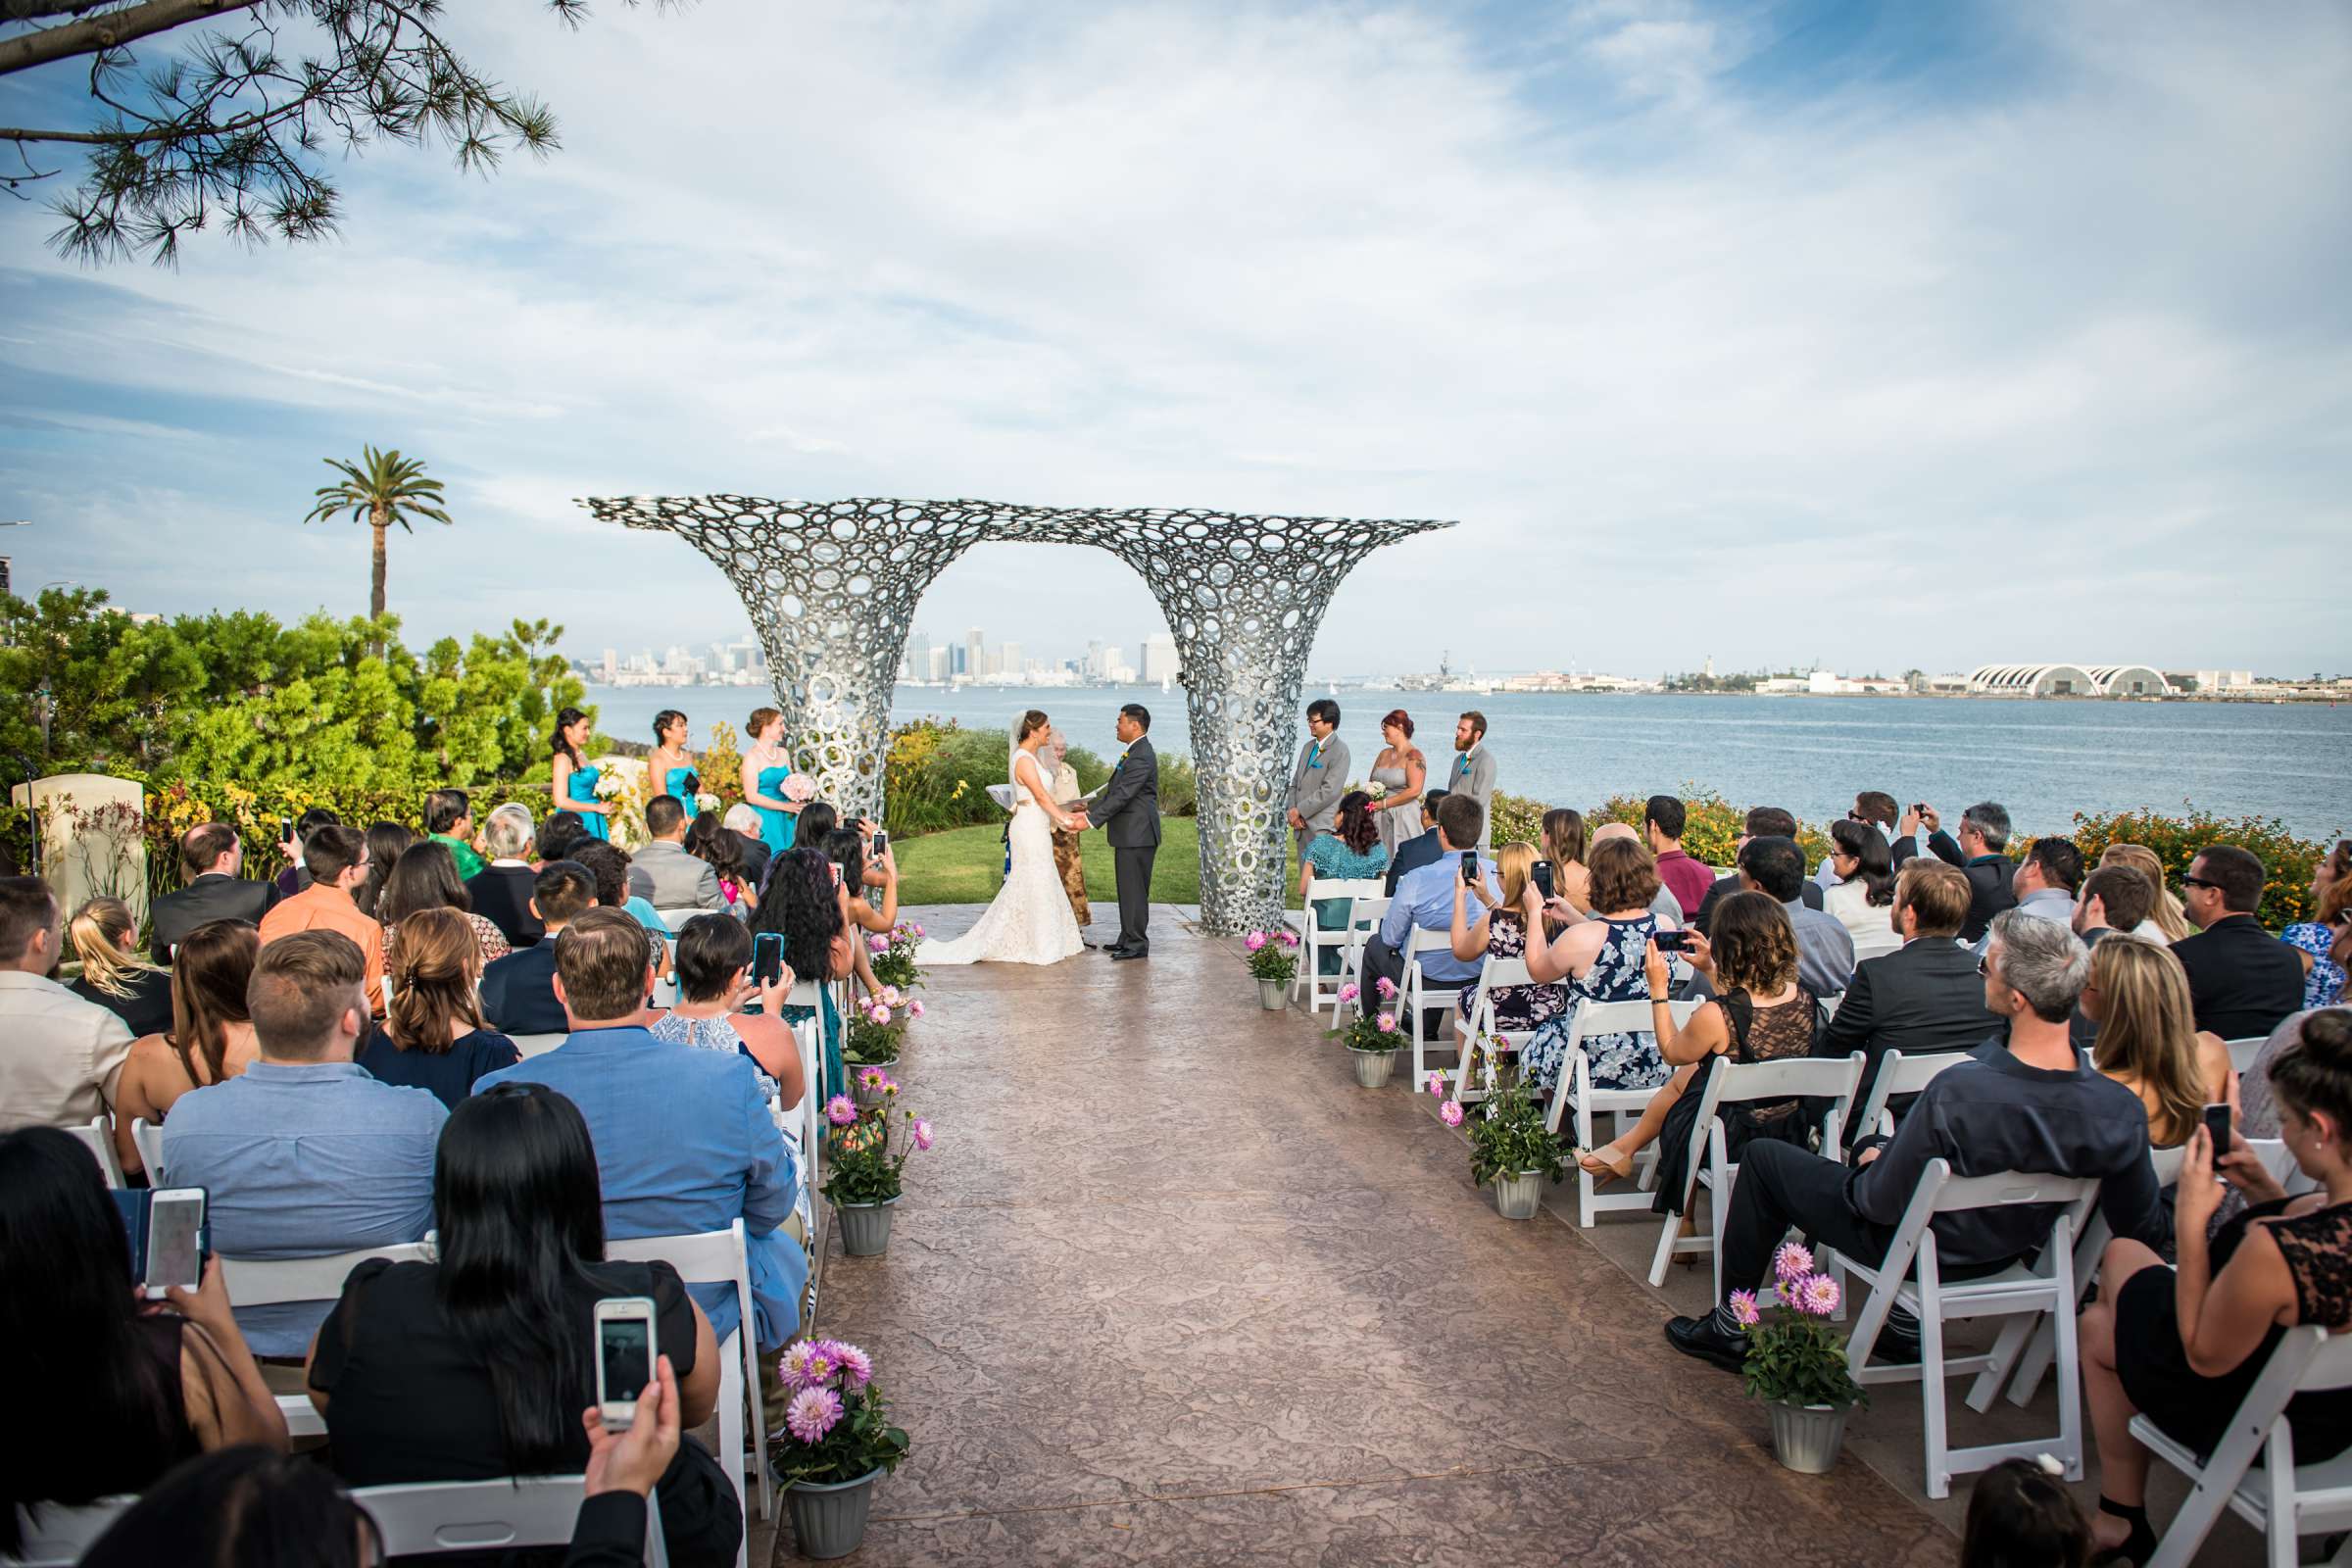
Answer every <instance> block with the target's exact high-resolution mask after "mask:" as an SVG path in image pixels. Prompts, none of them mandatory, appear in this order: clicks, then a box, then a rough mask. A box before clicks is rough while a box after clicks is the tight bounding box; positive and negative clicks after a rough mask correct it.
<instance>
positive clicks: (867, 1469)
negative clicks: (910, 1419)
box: [769, 1340, 911, 1487]
mask: <svg viewBox="0 0 2352 1568" xmlns="http://www.w3.org/2000/svg"><path fill="white" fill-rule="evenodd" d="M776 1376H777V1378H778V1379H779V1380H780V1381H781V1382H782V1383H783V1385H784V1387H785V1388H787V1389H790V1390H791V1391H792V1399H791V1402H790V1403H788V1404H787V1405H786V1406H785V1411H784V1430H785V1432H786V1433H787V1434H789V1441H784V1440H782V1439H770V1440H769V1441H770V1443H771V1444H772V1445H773V1447H772V1449H771V1458H770V1463H769V1467H770V1468H771V1469H772V1470H774V1472H775V1477H776V1480H777V1481H779V1482H781V1483H782V1484H783V1485H785V1486H787V1487H789V1486H791V1485H793V1484H794V1483H795V1482H808V1483H809V1484H810V1485H813V1486H829V1485H832V1484H834V1483H837V1482H842V1481H856V1480H858V1479H859V1478H860V1477H862V1476H868V1475H871V1474H872V1473H873V1472H874V1471H876V1470H896V1469H897V1468H898V1467H899V1461H900V1460H901V1459H904V1458H906V1457H907V1448H908V1447H909V1446H911V1445H910V1444H909V1442H908V1440H907V1434H906V1433H905V1432H903V1431H901V1430H900V1429H899V1428H897V1427H894V1426H892V1425H891V1424H890V1419H889V1415H888V1408H887V1406H886V1405H885V1403H884V1402H883V1398H882V1390H881V1389H880V1388H879V1387H878V1386H877V1385H876V1384H875V1382H874V1363H873V1358H872V1357H870V1356H868V1355H867V1354H866V1353H865V1352H864V1351H863V1350H861V1349H859V1348H858V1347H857V1346H855V1345H848V1344H844V1343H843V1342H842V1341H840V1340H802V1341H801V1342H800V1343H798V1344H796V1345H795V1346H793V1347H792V1348H790V1349H788V1350H786V1351H785V1352H784V1358H783V1359H782V1360H781V1361H779V1362H777V1363H776Z"/></svg>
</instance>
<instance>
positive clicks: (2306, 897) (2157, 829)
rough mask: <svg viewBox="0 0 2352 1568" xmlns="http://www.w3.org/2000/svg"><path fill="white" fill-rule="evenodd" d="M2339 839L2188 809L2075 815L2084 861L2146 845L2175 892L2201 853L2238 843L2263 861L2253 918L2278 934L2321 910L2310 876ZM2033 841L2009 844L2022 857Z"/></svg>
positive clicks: (2273, 821) (2267, 820)
mask: <svg viewBox="0 0 2352 1568" xmlns="http://www.w3.org/2000/svg"><path fill="white" fill-rule="evenodd" d="M2335 837H2336V835H2334V834H2329V835H2328V836H2327V839H2325V840H2318V841H2315V840H2312V839H2299V838H2296V837H2295V836H2294V835H2293V834H2291V833H2288V832H2287V831H2286V829H2285V828H2284V827H2283V826H2281V825H2280V823H2279V821H2278V818H2277V817H2263V816H2246V817H2238V818H2236V819H2234V820H2233V819H2231V818H2229V817H2220V816H2215V815H2212V814H2211V813H2210V812H2206V811H2200V810H2197V809H2194V808H2193V807H2192V808H2189V809H2188V814H2187V815H2186V816H2159V815H2157V814H2156V813H2155V812H2153V811H2119V812H2117V813H2116V814H2115V815H2113V816H2084V815H2083V814H2082V812H2080V811H2077V812H2076V813H2075V847H2076V848H2077V849H2080V850H2081V851H2082V858H2083V860H2084V861H2085V862H2087V863H2089V864H2091V865H2096V864H2098V863H2099V857H2100V856H2102V855H2104V854H2106V853H2107V846H2108V845H2110V844H2141V845H2145V846H2146V847H2147V848H2149V849H2151V850H2153V851H2155V852H2156V858H2158V859H2159V860H2162V861H2163V862H2164V869H2165V873H2166V876H2167V879H2168V880H2169V881H2170V883H2171V884H2172V886H2173V888H2174V890H2175V891H2176V892H2178V891H2179V889H2180V879H2181V878H2182V877H2183V876H2186V875H2187V874H2188V867H2189V862H2190V861H2192V860H2194V859H2195V858H2197V852H2198V851H2200V850H2202V849H2204V848H2205V847H2206V846H2208V845H2212V844H2234V845H2237V846H2238V847H2239V848H2240V849H2246V850H2251V851H2253V852H2254V853H2255V854H2256V855H2258V856H2260V857H2261V858H2262V869H2263V873H2264V876H2263V884H2262V904H2261V906H2260V907H2258V908H2257V909H2256V910H2255V911H2254V918H2255V919H2257V920H2259V921H2261V922H2262V924H2263V925H2264V926H2266V927H2268V928H2269V929H2271V930H2273V931H2277V930H2278V929H2280V928H2281V927H2283V926H2289V925H2292V924H2294V923H2295V922H2296V921H2297V920H2308V919H2310V918H2311V917H2312V915H2313V914H2314V913H2315V912H2316V910H2317V907H2318V901H2317V900H2316V899H2314V898H2313V897H2312V896H2311V873H2312V870H2313V868H2314V867H2315V866H2317V865H2318V864H2319V862H2320V861H2321V859H2323V858H2325V857H2326V856H2327V851H2328V848H2329V847H2330V846H2331V845H2332V844H2333V843H2334V842H2335ZM2032 842H2033V841H2032V840H2031V839H2030V838H2026V837H2024V836H2023V835H2020V836H2019V837H2018V838H2015V839H2012V840H2010V844H2011V847H2012V848H2013V849H2017V853H2019V854H2023V853H2024V851H2023V849H2022V848H2018V846H2019V845H2020V844H2021V843H2022V844H2030V843H2032Z"/></svg>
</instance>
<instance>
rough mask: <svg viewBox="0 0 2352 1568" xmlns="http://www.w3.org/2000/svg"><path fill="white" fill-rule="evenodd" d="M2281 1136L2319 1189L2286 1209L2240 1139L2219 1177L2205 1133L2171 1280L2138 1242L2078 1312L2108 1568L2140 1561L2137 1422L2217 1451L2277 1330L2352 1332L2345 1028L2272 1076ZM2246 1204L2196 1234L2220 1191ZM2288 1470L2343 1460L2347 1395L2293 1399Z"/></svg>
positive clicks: (2197, 1137)
mask: <svg viewBox="0 0 2352 1568" xmlns="http://www.w3.org/2000/svg"><path fill="white" fill-rule="evenodd" d="M2270 1082H2271V1092H2272V1094H2273V1095H2274V1096H2275V1097H2276V1099H2277V1102H2278V1122H2279V1134H2280V1136H2281V1137H2282V1138H2283V1139H2284V1140H2285V1141H2286V1147H2287V1151H2288V1152H2290V1153H2292V1154H2293V1155H2294V1157H2295V1164H2296V1166H2297V1167H2298V1168H2300V1169H2301V1170H2302V1172H2303V1173H2304V1174H2305V1175H2307V1176H2309V1177H2311V1178H2313V1179H2314V1180H2316V1181H2318V1182H2319V1183H2320V1184H2321V1191H2319V1192H2316V1193H2309V1194H2306V1195H2304V1196H2303V1197H2300V1198H2293V1199H2290V1198H2288V1197H2287V1196H2286V1195H2285V1193H2284V1191H2283V1190H2282V1189H2281V1188H2280V1187H2279V1186H2278V1183H2277V1182H2275V1181H2273V1180H2272V1179H2271V1177H2270V1174H2269V1172H2267V1171H2266V1170H2264V1169H2263V1167H2262V1165H2261V1163H2260V1161H2258V1160H2257V1159H2255V1158H2254V1157H2253V1155H2252V1154H2251V1153H2250V1152H2248V1150H2247V1149H2246V1146H2245V1144H2244V1142H2243V1141H2242V1140H2236V1139H2233V1140H2232V1141H2231V1145H2230V1152H2229V1153H2228V1154H2225V1155H2224V1156H2223V1157H2222V1160H2221V1172H2220V1175H2219V1176H2218V1177H2217V1175H2216V1174H2215V1171H2214V1159H2213V1140H2212V1136H2211V1134H2210V1133H2208V1132H2207V1130H2206V1129H2205V1127H2204V1126H2203V1124H2201V1123H2200V1124H2199V1126H2198V1128H2197V1130H2196V1131H2195V1132H2194V1133H2192V1134H2191V1135H2190V1136H2189V1140H2188V1145H2187V1149H2186V1152H2185V1154H2184V1155H2183V1157H2182V1159H2181V1162H2180V1196H2179V1199H2178V1201H2176V1203H2175V1205H2174V1216H2175V1220H2176V1224H2175V1228H2174V1232H2175V1240H2176V1245H2177V1246H2178V1247H2179V1249H2180V1266H2179V1268H2178V1269H2177V1270H2176V1269H2172V1268H2167V1267H2166V1266H2165V1265H2164V1263H2163V1262H2162V1261H2161V1260H2159V1259H2158V1258H2157V1256H2156V1254H2155V1253H2154V1252H2152V1251H2150V1250H2148V1249H2147V1248H2146V1247H2144V1246H2142V1245H2141V1244H2139V1243H2138V1242H2133V1241H2124V1240H2119V1241H2117V1242H2115V1243H2114V1244H2112V1245H2111V1246H2109V1248H2108V1249H2107V1256H2106V1259H2105V1261H2104V1262H2103V1264H2102V1265H2101V1267H2100V1273H2099V1300H2098V1303H2097V1304H2095V1305H2093V1306H2091V1307H2088V1308H2086V1309H2085V1310H2084V1311H2083V1313H2082V1373H2083V1382H2084V1384H2085V1386H2086V1388H2087V1389H2088V1392H2089V1395H2090V1414H2091V1422H2092V1424H2093V1426H2094V1427H2095V1428H2096V1430H2097V1432H2098V1439H2099V1466H2100V1482H2099V1490H2100V1493H2101V1495H2100V1497H2099V1517H2098V1518H2097V1519H2096V1520H2095V1521H2094V1522H2093V1528H2094V1531H2095V1533H2096V1536H2097V1540H2098V1544H2099V1546H2100V1547H2101V1548H2102V1549H2103V1550H2104V1551H2106V1553H2107V1555H2106V1556H2105V1557H2104V1558H2103V1559H2101V1560H2104V1561H2111V1562H2130V1563H2142V1562H2145V1561H2146V1560H2147V1559H2148V1558H2149V1557H2150V1556H2151V1555H2153V1554H2154V1552H2155V1550H2156V1535H2155V1532H2154V1531H2153V1530H2152V1529H2151V1528H2150V1527H2149V1525H2148V1514H2147V1478H2148V1451H2147V1450H2146V1449H2145V1448H2143V1447H2141V1446H2139V1444H2138V1443H2137V1442H2136V1441H2134V1440H2133V1438H2132V1436H2131V1418H2132V1416H2134V1415H2136V1414H2139V1413H2142V1412H2145V1413H2146V1415H2147V1416H2148V1418H2149V1419H2150V1420H2151V1421H2153V1422H2155V1423H2156V1425H2157V1426H2159V1427H2161V1428H2163V1429H2164V1431H2165V1433H2166V1434H2167V1435H2168V1436H2170V1437H2172V1438H2175V1439H2177V1440H2179V1441H2180V1442H2181V1443H2183V1444H2185V1445H2187V1446H2189V1447H2191V1448H2194V1449H2195V1450H2196V1451H2197V1452H2198V1453H2200V1454H2209V1453H2211V1452H2212V1451H2213V1448H2214V1446H2215V1445H2217V1444H2218V1443H2219V1442H2220V1441H2221V1439H2222V1436H2223V1433H2224V1432H2225V1430H2226V1429H2227V1428H2228V1426H2229V1419H2230V1417H2231V1416H2232V1415H2234V1414H2235V1413H2236V1410H2237V1407H2238V1405H2239V1403H2240V1402H2241V1401H2242V1400H2243V1399H2244V1398H2245V1397H2246V1391H2247V1390H2248V1389H2250V1388H2252V1387H2253V1386H2254V1382H2255V1380H2256V1379H2257V1378H2259V1377H2261V1375H2262V1370H2263V1367H2264V1365H2265V1364H2266V1363H2267V1362H2268V1361H2269V1360H2270V1357H2271V1352H2272V1350H2274V1349H2275V1348H2277V1347H2278V1342H2279V1340H2280V1339H2281V1338H2282V1337H2284V1335H2285V1333H2286V1331H2287V1330H2288V1329H2290V1328H2294V1327H2296V1326H2297V1325H2299V1324H2319V1325H2322V1326H2324V1327H2326V1328H2327V1329H2329V1330H2331V1331H2341V1330H2342V1329H2343V1328H2345V1327H2346V1326H2347V1325H2352V1156H2348V1155H2347V1152H2346V1149H2345V1138H2346V1136H2347V1134H2352V1024H2346V1023H2344V1022H2341V1021H2338V1022H2336V1023H2335V1024H2334V1025H2333V1026H2331V1027H2328V1028H2325V1029H2318V1030H2314V1029H2312V1028H2310V1027H2308V1026H2307V1027H2306V1028H2305V1030H2304V1032H2303V1039H2302V1042H2301V1043H2300V1044H2298V1045H2296V1046H2294V1047H2293V1048H2291V1049H2289V1050H2287V1051H2284V1052H2282V1053H2280V1054H2279V1055H2278V1058H2277V1059H2276V1060H2275V1061H2273V1062H2272V1064H2271V1069H2270ZM2224 1179H2226V1180H2227V1181H2228V1182H2229V1185H2230V1186H2232V1187H2235V1188H2237V1189H2238V1190H2239V1191H2240V1192H2243V1193H2244V1194H2245V1195H2246V1198H2247V1200H2248V1201H2249V1203H2250V1205H2251V1206H2249V1207H2248V1208H2247V1209H2246V1211H2245V1212H2244V1213H2243V1214H2240V1215H2239V1216H2237V1217H2236V1218H2235V1219H2233V1220H2231V1221H2230V1222H2229V1224H2227V1225H2225V1226H2223V1227H2222V1229H2221V1232H2220V1234H2218V1235H2217V1236H2215V1237H2214V1239H2213V1241H2212V1243H2211V1245H2210V1251H2209V1250H2208V1244H2207V1242H2206V1239H2205V1226H2206V1222H2207V1221H2208V1220H2209V1219H2211V1218H2212V1217H2213V1211H2214V1210H2215V1208H2217V1207H2219V1206H2220V1204H2221V1201H2222V1182H2223V1180H2224ZM2287 1420H2288V1423H2289V1425H2290V1426H2291V1427H2292V1429H2293V1431H2294V1437H2295V1459H2296V1462H2297V1463H2298V1464H2318V1463H2320V1462H2322V1461H2324V1460H2327V1459H2331V1458H2333V1457H2335V1456H2336V1455H2337V1454H2339V1453H2342V1452H2343V1451H2344V1450H2345V1449H2346V1448H2352V1391H2346V1390H2331V1391H2328V1392H2326V1393H2322V1394H2305V1395H2298V1396H2296V1397H2295V1398H2294V1400H2293V1402H2292V1403H2290V1404H2289V1405H2288V1406H2287Z"/></svg>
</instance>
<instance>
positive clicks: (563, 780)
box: [554, 708, 613, 839]
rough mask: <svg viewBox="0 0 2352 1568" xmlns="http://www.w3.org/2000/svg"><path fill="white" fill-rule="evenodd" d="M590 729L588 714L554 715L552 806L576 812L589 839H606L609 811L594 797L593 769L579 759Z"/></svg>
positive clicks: (574, 711) (570, 711)
mask: <svg viewBox="0 0 2352 1568" xmlns="http://www.w3.org/2000/svg"><path fill="white" fill-rule="evenodd" d="M594 727H595V726H594V725H592V724H591V723H590V722H589V720H588V715H587V714H586V713H583V712H581V711H579V710H578V709H576V708H566V709H565V710H564V711H562V712H561V713H558V714H557V715H556V739H555V747H554V750H555V768H556V804H557V806H559V807H561V808H563V809H567V810H572V811H577V812H578V813H579V816H580V824H581V825H582V826H583V827H585V828H587V829H588V833H589V836H590V837H591V838H600V839H609V838H611V837H612V836H613V829H612V826H611V821H610V819H611V817H612V815H613V808H612V806H611V805H610V804H608V803H607V802H604V801H600V800H598V799H597V798H596V778H597V769H595V768H593V767H590V766H588V765H587V763H586V762H585V761H583V760H581V757H580V748H581V747H583V746H585V745H587V744H588V735H589V732H590V730H592V729H593V728H594Z"/></svg>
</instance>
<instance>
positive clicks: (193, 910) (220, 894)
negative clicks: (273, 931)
mask: <svg viewBox="0 0 2352 1568" xmlns="http://www.w3.org/2000/svg"><path fill="white" fill-rule="evenodd" d="M179 868H180V871H181V874H182V875H184V876H185V877H186V878H187V886H185V887H183V888H180V889H179V890H178V891H176V892H173V893H167V894H165V895H164V896H163V897H162V898H160V899H158V900H156V901H155V910H154V919H155V926H154V931H153V934H152V935H151V936H150V938H149V941H148V952H149V953H150V954H151V955H152V956H154V958H155V961H156V962H158V963H170V962H171V961H172V950H173V949H175V948H177V947H178V946H179V945H180V944H181V943H182V942H185V941H186V940H187V939H188V933H189V932H191V931H193V930H195V929H196V928H197V927H198V926H200V925H204V924H207V923H209V922H211V921H214V920H250V921H252V922H253V923H254V924H255V925H260V924H261V923H262V916H263V915H265V914H267V913H268V912H269V910H270V906H271V905H272V904H275V903H276V902H277V889H276V888H274V887H272V886H271V885H270V884H269V883H267V882H248V881H246V880H245V879H244V877H243V875H242V873H243V871H244V869H245V843H244V840H242V839H240V838H239V837H238V836H237V830H236V828H235V827H234V826H233V825H231V824H229V823H227V822H206V823H204V824H202V825H201V826H198V827H192V828H190V829H188V830H187V831H186V832H185V833H182V834H181V835H180V836H179Z"/></svg>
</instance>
